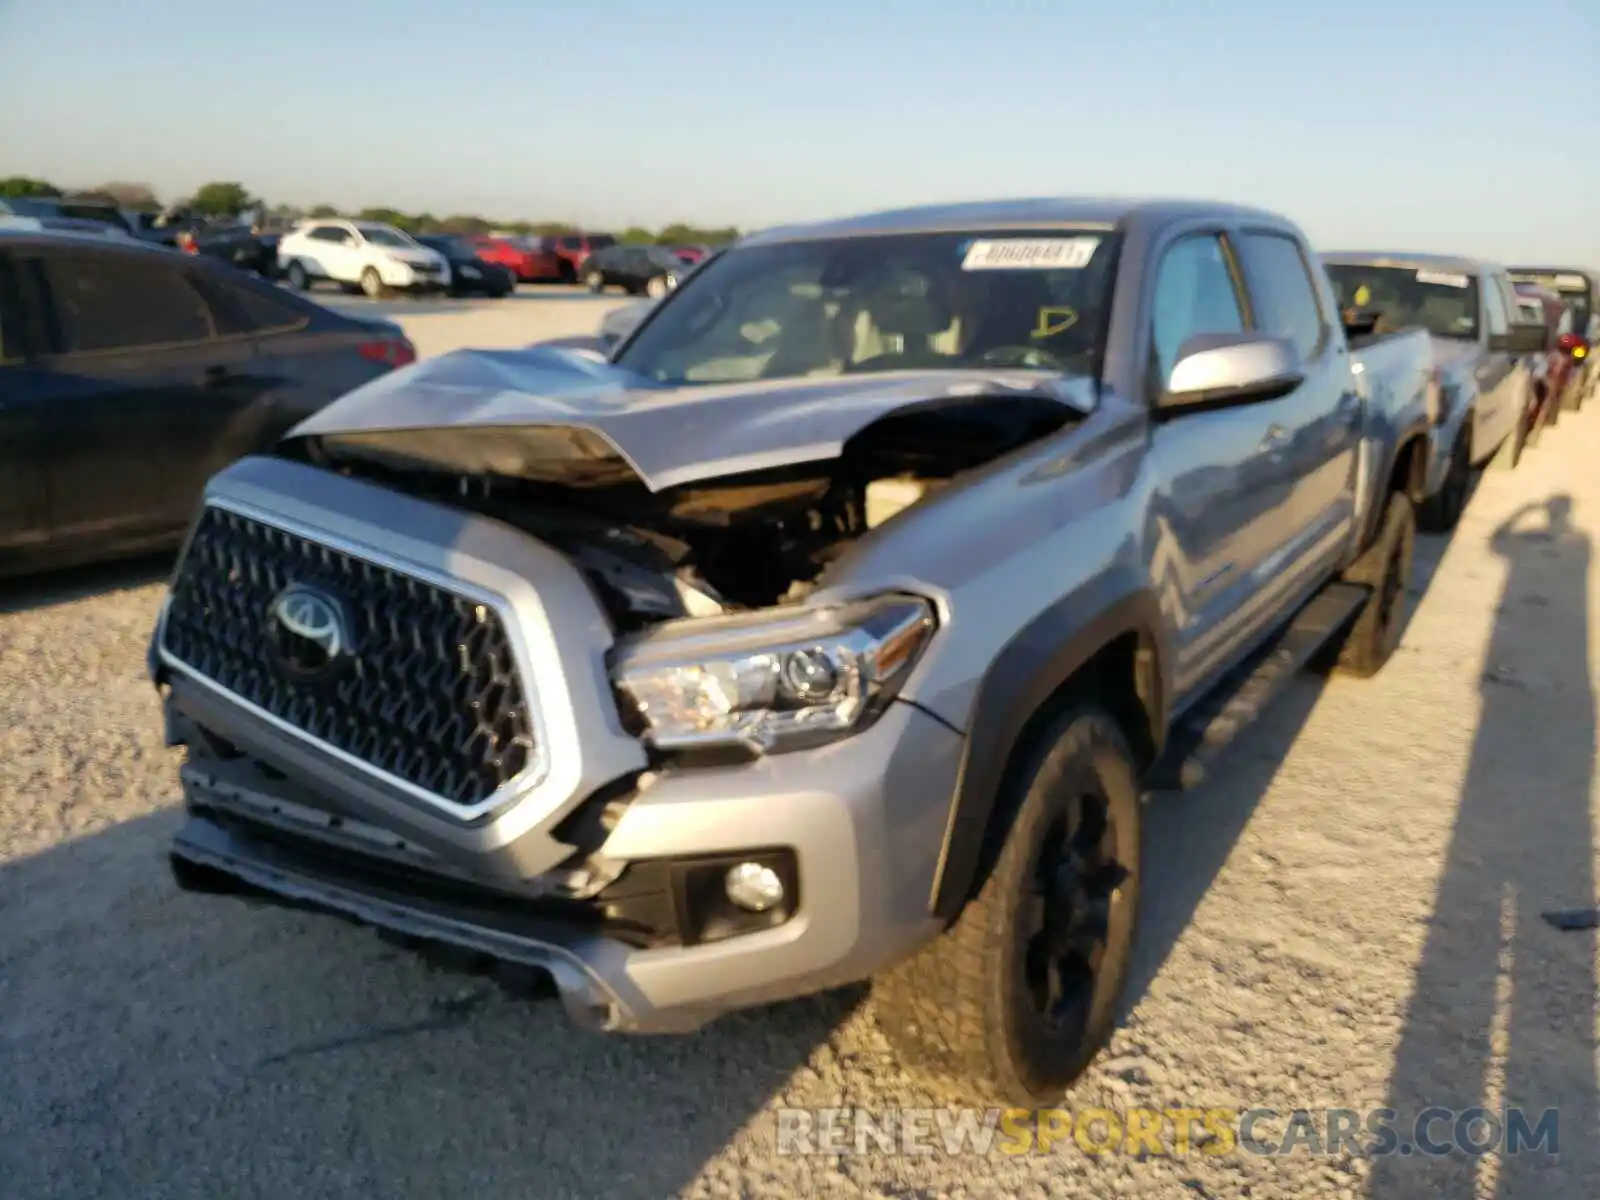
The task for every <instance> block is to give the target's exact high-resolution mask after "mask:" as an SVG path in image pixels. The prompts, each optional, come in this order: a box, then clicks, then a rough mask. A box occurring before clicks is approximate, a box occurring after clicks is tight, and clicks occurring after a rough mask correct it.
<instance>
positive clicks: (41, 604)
mask: <svg viewBox="0 0 1600 1200" xmlns="http://www.w3.org/2000/svg"><path fill="white" fill-rule="evenodd" d="M172 563H173V555H172V553H170V552H166V553H161V554H146V555H141V556H139V557H138V558H130V559H122V560H119V561H117V562H108V563H95V564H93V565H91V566H85V567H69V568H67V569H65V570H58V571H49V572H44V573H41V574H38V575H24V576H19V577H16V578H6V579H0V614H3V613H20V612H28V611H30V610H31V609H37V608H49V607H50V606H51V605H55V604H71V603H72V602H73V601H75V600H83V599H86V598H88V597H89V596H93V595H97V594H99V593H101V592H116V591H122V590H124V589H128V588H140V587H147V586H149V585H150V584H152V583H163V582H165V581H166V579H167V577H168V576H169V575H170V574H171V573H172Z"/></svg>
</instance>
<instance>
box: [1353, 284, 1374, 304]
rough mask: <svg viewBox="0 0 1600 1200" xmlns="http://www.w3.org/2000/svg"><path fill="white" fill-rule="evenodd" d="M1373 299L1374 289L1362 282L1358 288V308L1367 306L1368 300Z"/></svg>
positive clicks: (1356, 298) (1356, 296) (1356, 300)
mask: <svg viewBox="0 0 1600 1200" xmlns="http://www.w3.org/2000/svg"><path fill="white" fill-rule="evenodd" d="M1371 299H1372V289H1371V288H1369V287H1368V286H1367V285H1366V284H1364V283H1363V284H1362V285H1361V286H1360V287H1358V288H1357V289H1356V295H1355V302H1356V307H1357V308H1365V307H1366V305H1367V301H1368V300H1371Z"/></svg>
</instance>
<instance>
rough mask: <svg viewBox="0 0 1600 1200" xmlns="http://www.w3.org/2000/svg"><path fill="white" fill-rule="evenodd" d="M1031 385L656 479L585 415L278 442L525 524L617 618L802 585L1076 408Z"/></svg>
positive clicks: (752, 604) (796, 593)
mask: <svg viewBox="0 0 1600 1200" xmlns="http://www.w3.org/2000/svg"><path fill="white" fill-rule="evenodd" d="M1077 415H1078V414H1076V413H1074V412H1073V411H1072V410H1071V409H1069V408H1067V407H1065V406H1064V405H1062V404H1060V403H1058V402H1056V401H1054V400H1051V399H1048V398H1045V397H1041V396H1034V395H1028V394H1011V395H1000V396H994V395H986V396H972V397H968V398H965V399H963V400H962V401H961V402H960V403H945V404H942V405H939V406H936V407H926V408H924V407H918V408H912V409H908V410H904V411H900V412H895V413H891V414H889V415H888V416H885V417H882V418H880V419H879V420H877V421H874V422H873V423H871V424H870V425H867V426H866V427H865V428H863V429H861V430H860V431H858V432H857V433H856V434H855V435H854V436H853V437H852V438H850V440H849V441H848V442H847V443H846V444H845V447H844V452H843V453H842V454H841V455H840V456H839V457H837V458H829V459H826V460H821V461H815V462H806V463H800V464H797V465H792V466H785V467H780V468H775V469H770V470H763V471H752V472H747V473H744V474H738V475H727V476H723V477H721V478H718V479H714V480H705V481H698V482H695V483H690V484H684V485H681V486H678V487H671V488H666V489H663V490H661V491H657V492H652V491H651V490H650V489H649V488H647V487H646V486H645V485H644V483H643V482H642V481H641V479H640V478H639V476H638V474H637V473H636V472H635V471H634V470H633V469H632V468H631V467H630V466H629V464H628V462H627V460H626V459H624V458H622V457H621V456H620V455H619V454H618V453H617V452H616V450H615V448H614V447H612V446H611V445H610V444H609V443H608V442H606V440H605V439H604V438H602V437H599V436H598V435H596V434H594V433H593V432H591V431H589V430H586V429H583V428H581V427H570V426H553V425H546V426H518V427H509V426H470V427H460V426H457V427H449V428H440V429H405V430H398V431H392V432H388V431H375V432H359V433H341V434H337V435H331V434H330V435H309V436H305V437H300V438H294V439H291V440H289V441H287V442H285V443H284V444H283V445H282V446H280V448H279V451H278V453H279V454H281V455H283V456H286V457H291V458H295V459H298V460H300V461H304V462H309V463H313V464H315V465H318V466H321V467H323V468H325V469H331V470H336V471H339V472H340V473H342V474H346V475H350V476H353V477H357V478H363V479H367V480H370V481H372V482H375V483H379V484H382V485H384V486H388V487H392V488H394V489H396V490H398V491H403V492H405V493H407V494H410V495H415V496H419V497H423V498H427V499H431V500H434V501H436V502H439V503H444V504H449V505H452V506H455V507H459V508H466V509H469V510H471V511H473V512H476V513H480V514H482V515H484V516H488V517H493V518H495V519H497V520H500V521H504V522H506V523H507V524H509V525H512V526H515V527H517V528H519V529H521V530H523V531H524V532H526V533H528V534H530V535H531V536H533V537H536V538H538V539H539V540H540V541H542V542H545V543H547V544H549V545H552V546H554V547H556V548H557V549H559V550H561V551H562V552H563V553H564V554H566V555H567V556H568V557H569V558H571V559H572V560H573V561H574V562H575V563H577V564H578V566H579V567H580V568H581V569H582V570H583V571H584V572H585V574H586V575H587V576H588V577H589V579H590V582H591V583H592V584H593V585H594V587H595V588H596V591H597V592H598V593H599V594H600V596H601V597H602V600H603V602H604V603H605V605H606V608H607V609H608V611H609V613H610V616H611V618H612V621H613V622H614V624H615V625H616V627H617V629H618V631H619V632H628V631H630V630H634V629H638V628H641V627H643V626H646V625H650V624H653V623H655V622H657V621H661V620H666V619H670V618H674V617H685V616H709V615H713V614H716V613H722V612H729V611H734V610H739V609H747V608H760V607H768V606H771V605H775V604H784V603H792V602H796V601H798V600H800V599H803V598H804V596H805V595H806V594H807V593H808V592H809V591H811V590H812V589H813V588H814V587H815V586H816V585H817V583H818V582H819V580H820V579H821V578H822V577H823V575H824V574H825V572H826V571H827V569H828V566H829V565H830V564H831V563H832V562H833V561H835V560H836V559H837V558H838V557H839V555H840V554H841V553H842V552H843V551H844V550H845V549H846V548H847V547H848V546H849V545H850V543H851V542H853V541H854V540H855V539H857V538H858V537H860V536H862V535H863V534H865V533H866V532H868V531H869V530H871V529H874V528H876V527H877V526H879V525H882V524H884V523H885V522H887V521H889V520H892V519H893V518H894V517H895V516H896V515H898V514H899V513H900V512H902V511H904V509H906V508H908V507H910V506H912V505H915V504H917V503H920V502H921V501H922V500H924V499H926V498H927V497H929V496H931V495H932V494H934V493H935V492H937V491H938V490H939V489H941V488H943V487H945V486H947V485H948V484H949V483H950V482H951V481H952V480H954V479H955V478H956V477H958V476H959V475H961V474H962V473H963V472H966V471H970V470H973V469H974V468H977V467H980V466H983V465H984V464H986V463H989V462H992V461H994V460H995V459H998V458H1000V457H1002V456H1003V455H1006V454H1008V453H1010V452H1011V451H1013V450H1016V449H1018V448H1020V447H1022V446H1025V445H1027V444H1028V443H1030V442H1033V441H1036V440H1038V439H1039V438H1041V437H1044V436H1046V435H1048V434H1050V433H1053V432H1055V431H1056V430H1058V429H1060V428H1061V427H1063V426H1064V425H1065V424H1067V423H1068V422H1069V421H1072V420H1074V419H1076V417H1077Z"/></svg>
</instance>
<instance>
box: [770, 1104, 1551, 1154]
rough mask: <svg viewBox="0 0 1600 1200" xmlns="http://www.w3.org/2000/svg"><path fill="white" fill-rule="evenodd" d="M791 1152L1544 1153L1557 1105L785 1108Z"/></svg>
mask: <svg viewBox="0 0 1600 1200" xmlns="http://www.w3.org/2000/svg"><path fill="white" fill-rule="evenodd" d="M777 1115H778V1147H777V1149H778V1153H779V1154H787V1155H829V1156H832V1155H867V1154H910V1155H946V1156H959V1155H978V1156H983V1155H990V1154H1004V1155H1024V1154H1064V1153H1082V1154H1094V1155H1111V1154H1127V1155H1164V1156H1183V1155H1189V1154H1201V1155H1206V1156H1208V1157H1221V1156H1223V1155H1229V1154H1241V1153H1242V1154H1255V1155H1260V1156H1263V1157H1272V1156H1281V1155H1290V1154H1302V1155H1329V1156H1339V1155H1355V1156H1360V1157H1365V1158H1383V1157H1388V1156H1391V1155H1399V1156H1401V1157H1410V1156H1412V1155H1424V1156H1430V1157H1442V1156H1444V1155H1449V1154H1465V1155H1470V1156H1482V1155H1485V1154H1502V1155H1517V1154H1543V1155H1545V1156H1547V1157H1552V1158H1553V1157H1555V1156H1556V1155H1557V1154H1558V1153H1559V1150H1560V1114H1559V1112H1558V1111H1557V1110H1556V1109H1553V1108H1550V1109H1545V1110H1544V1111H1542V1112H1540V1113H1537V1114H1534V1113H1531V1112H1529V1111H1527V1110H1524V1109H1520V1108H1507V1109H1499V1110H1495V1109H1487V1108H1466V1109H1451V1108H1425V1109H1423V1110H1422V1111H1421V1112H1418V1113H1417V1114H1416V1115H1415V1116H1414V1117H1410V1118H1408V1119H1404V1120H1403V1119H1402V1117H1401V1115H1400V1114H1399V1113H1397V1112H1396V1111H1395V1110H1394V1109H1392V1108H1371V1109H1355V1108H1322V1109H1294V1110H1292V1111H1289V1112H1283V1111H1280V1110H1277V1109H1270V1108H1244V1109H1239V1108H1198V1107H1197V1108H1127V1109H1109V1108H1084V1109H1078V1110H1069V1109H1064V1108H1047V1109H1041V1110H1039V1111H1038V1112H1030V1111H1028V1110H1026V1109H1001V1108H899V1109H884V1110H873V1109H864V1108H782V1109H779V1110H778V1114H777Z"/></svg>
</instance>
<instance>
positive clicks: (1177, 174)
mask: <svg viewBox="0 0 1600 1200" xmlns="http://www.w3.org/2000/svg"><path fill="white" fill-rule="evenodd" d="M11 174H26V175H33V176H39V177H43V178H46V179H49V180H51V181H53V182H55V183H57V184H59V185H62V186H69V185H70V186H87V185H91V184H94V183H99V182H105V181H111V180H122V181H135V182H145V183H149V184H151V185H152V186H154V188H155V189H156V191H157V193H158V194H159V195H161V196H162V197H163V198H168V199H171V198H177V197H179V196H181V195H184V194H187V193H188V192H189V191H191V190H192V189H193V188H194V187H196V186H197V185H198V184H200V183H203V182H205V181H207V180H211V179H236V180H239V181H241V182H243V183H244V184H245V185H246V186H247V187H249V188H250V189H251V191H252V192H253V193H255V194H256V195H259V196H262V197H264V198H265V199H267V200H268V201H269V202H274V203H291V204H299V205H305V206H309V205H312V204H316V203H323V202H326V203H331V204H335V205H338V206H340V207H345V208H350V207H362V206H367V205H379V204H383V205H390V206H393V207H396V208H400V209H403V210H407V211H429V212H433V213H435V214H437V215H444V214H446V213H455V212H471V213H480V214H482V215H485V216H488V217H490V218H495V219H502V220H513V219H526V220H535V221H539V220H565V221H575V222H580V223H582V224H585V225H587V226H588V227H590V228H595V229H599V228H606V227H611V228H620V227H623V226H627V225H633V224H641V225H646V226H650V227H659V226H662V225H665V224H667V223H669V222H674V221H686V222H689V223H693V224H699V225H704V226H713V225H715V226H721V225H729V224H731V225H737V226H739V227H741V228H745V229H749V228H756V227H760V226H764V225H772V224H780V223H786V222H790V221H799V220H809V219H814V218H823V217H830V216H839V215H845V214H849V213H853V212H862V211H870V210H873V209H881V208H893V207H900V206H903V205H913V204H921V203H933V202H943V201H951V200H963V199H986V198H1001V197H1029V196H1048V195H1081V194H1091V195H1167V196H1185V197H1203V198H1214V199H1220V200H1228V201H1235V202H1240V203H1248V204H1256V205H1260V206H1263V207H1267V208H1272V209H1275V210H1277V211H1279V212H1282V213H1284V214H1286V215H1288V216H1290V217H1292V218H1294V219H1295V220H1297V221H1298V222H1299V223H1300V224H1301V225H1302V226H1304V227H1305V228H1306V230H1307V231H1308V233H1309V234H1310V235H1311V237H1312V239H1313V240H1314V241H1315V242H1316V243H1317V244H1318V245H1319V246H1321V247H1322V248H1324V249H1338V248H1347V249H1354V248H1392V249H1408V250H1437V251H1445V252H1453V253H1462V254H1475V255H1483V256H1488V257H1493V258H1499V259H1501V260H1504V261H1508V262H1509V261H1514V260H1523V261H1526V260H1529V259H1547V260H1554V261H1560V262H1562V263H1569V262H1577V263H1580V264H1589V265H1593V266H1596V267H1600V0H1517V2H1516V3H1506V2H1505V0H1454V2H1447V0H1387V2H1375V0H1339V2H1338V3H1333V4H1328V3H1318V2H1316V0H1275V2H1273V3H1267V2H1264V0H1211V2H1210V3H1207V2H1206V0H983V2H982V3H979V2H977V0H810V2H809V3H805V4H793V3H790V4H777V3H770V2H769V3H761V2H759V0H744V2H739V3H736V2H734V0H631V2H623V0H617V2H610V3H608V2H606V0H590V3H588V4H586V5H576V4H567V3H556V2H554V0H479V2H478V3H476V4H473V5H470V6H469V5H460V6H455V7H445V6H440V5H437V4H433V3H423V2H422V0H271V2H270V3H265V4H249V5H246V4H227V3H223V2H219V0H204V2H202V0H165V2H164V3H161V4H159V5H146V4H137V3H129V2H128V0H0V176H5V175H11Z"/></svg>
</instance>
